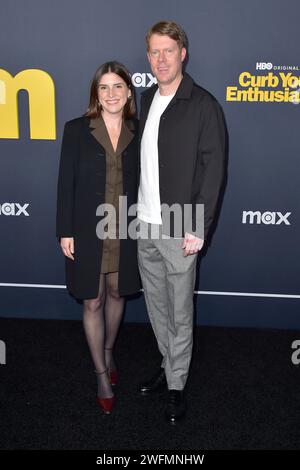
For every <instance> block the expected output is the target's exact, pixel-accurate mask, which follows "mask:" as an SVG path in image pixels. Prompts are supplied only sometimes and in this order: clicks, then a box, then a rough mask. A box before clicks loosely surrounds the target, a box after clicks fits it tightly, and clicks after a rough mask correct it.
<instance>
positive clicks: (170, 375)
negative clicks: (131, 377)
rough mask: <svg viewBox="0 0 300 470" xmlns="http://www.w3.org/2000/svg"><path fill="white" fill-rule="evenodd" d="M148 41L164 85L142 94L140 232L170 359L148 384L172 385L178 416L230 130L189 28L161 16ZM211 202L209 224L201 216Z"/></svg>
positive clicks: (147, 281) (153, 313) (152, 303)
mask: <svg viewBox="0 0 300 470" xmlns="http://www.w3.org/2000/svg"><path fill="white" fill-rule="evenodd" d="M146 41H147V55H148V59H149V62H150V65H151V69H152V72H153V74H154V75H155V77H156V78H157V85H155V86H153V87H152V88H150V89H149V90H146V91H145V92H144V93H143V94H142V99H141V116H140V130H141V174H140V187H139V195H138V219H139V221H140V227H141V228H140V231H141V233H143V234H144V233H147V234H150V237H149V238H147V237H144V238H140V239H139V240H138V256H139V267H140V273H141V278H142V283H143V287H144V295H145V301H146V305H147V310H148V314H149V317H150V321H151V324H152V327H153V330H154V333H155V336H156V339H157V343H158V348H159V350H160V352H161V354H162V356H163V360H162V364H161V368H160V369H159V371H158V372H157V373H156V374H155V375H154V376H153V377H152V379H150V380H149V381H148V382H146V383H144V384H142V385H141V386H140V392H141V393H142V394H147V395H148V394H152V393H153V392H156V391H158V390H161V389H162V388H164V387H166V386H167V387H168V401H167V406H166V410H165V413H166V418H167V420H168V421H170V422H172V423H174V422H175V421H177V420H178V419H180V418H182V417H183V416H184V414H185V411H186V401H185V400H184V395H183V390H184V386H185V383H186V380H187V376H188V370H189V365H190V360H191V354H192V339H193V293H194V284H195V276H196V261H197V254H198V252H199V251H200V250H201V249H202V247H203V243H204V239H205V238H206V236H207V233H208V230H209V227H210V225H211V222H212V221H213V218H214V214H215V209H216V204H217V200H218V196H219V192H220V187H221V184H222V179H223V168H224V135H225V132H224V124H223V118H222V112H221V110H220V106H219V105H218V103H217V101H216V100H215V99H214V98H213V97H212V96H211V95H210V94H209V93H208V92H207V91H205V90H204V89H203V88H201V87H199V86H198V85H196V84H195V83H194V82H193V80H192V78H191V77H190V76H189V75H188V74H186V73H183V71H182V65H183V62H184V60H185V58H186V54H187V39H186V36H185V33H184V31H183V30H182V28H181V27H180V26H179V25H178V24H176V23H174V22H171V21H162V22H159V23H157V24H155V25H154V26H153V27H152V28H151V29H150V30H149V31H148V33H147V36H146ZM174 204H175V205H177V208H178V207H179V208H180V209H182V213H184V210H185V208H186V207H188V208H189V211H188V214H190V216H188V217H183V216H182V217H181V219H180V220H181V221H183V220H184V225H183V226H182V229H181V233H180V236H178V223H177V226H176V227H175V225H176V224H175V222H174V223H171V224H170V221H168V220H166V219H167V218H166V217H164V211H163V207H164V208H166V207H171V206H173V205H174ZM185 205H188V206H185ZM203 205H204V229H203V227H202V226H201V223H200V224H199V222H201V221H199V220H197V217H198V218H199V216H197V214H199V213H200V214H201V211H198V208H199V207H200V208H201V207H203ZM167 213H168V211H167ZM177 222H178V218H177ZM202 225H203V220H202ZM142 229H143V230H142ZM175 232H176V233H175ZM153 233H155V234H156V235H155V236H153ZM157 234H158V236H157ZM166 235H167V236H166ZM168 235H170V236H169V237H168Z"/></svg>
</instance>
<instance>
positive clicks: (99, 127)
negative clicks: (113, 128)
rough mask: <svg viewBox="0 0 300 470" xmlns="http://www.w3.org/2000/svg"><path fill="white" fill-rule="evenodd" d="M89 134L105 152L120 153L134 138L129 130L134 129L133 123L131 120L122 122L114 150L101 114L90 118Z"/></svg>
mask: <svg viewBox="0 0 300 470" xmlns="http://www.w3.org/2000/svg"><path fill="white" fill-rule="evenodd" d="M90 128H91V134H92V135H93V137H95V139H96V140H97V141H98V142H99V144H100V145H101V146H102V147H103V148H104V149H105V151H106V152H107V153H110V154H114V153H116V154H117V155H120V154H122V152H124V150H125V149H126V147H127V146H128V145H129V144H130V142H131V141H132V139H133V138H134V133H133V132H131V131H132V130H134V125H133V123H132V121H126V122H124V121H123V123H122V128H121V133H120V137H119V140H118V145H117V149H116V151H115V150H114V148H113V146H112V143H111V140H110V137H109V134H108V131H107V128H106V125H105V122H104V120H103V118H102V116H99V117H97V118H94V119H91V120H90Z"/></svg>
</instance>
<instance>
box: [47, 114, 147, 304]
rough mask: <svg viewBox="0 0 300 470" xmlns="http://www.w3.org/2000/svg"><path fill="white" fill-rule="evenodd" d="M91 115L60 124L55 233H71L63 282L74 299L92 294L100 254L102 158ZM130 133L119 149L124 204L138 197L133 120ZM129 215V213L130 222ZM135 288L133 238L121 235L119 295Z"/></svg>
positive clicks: (137, 281) (137, 283)
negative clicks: (70, 252) (71, 245)
mask: <svg viewBox="0 0 300 470" xmlns="http://www.w3.org/2000/svg"><path fill="white" fill-rule="evenodd" d="M92 124H93V120H90V119H89V118H87V117H80V118H77V119H73V120H72V121H69V122H67V123H66V125H65V129H64V135H63V142H62V151H61V159H60V168H59V178H58V195H57V221H56V235H57V237H58V238H60V237H74V251H75V252H74V258H75V260H74V261H73V260H71V259H69V258H67V257H66V284H67V288H68V290H69V291H70V292H71V294H72V295H73V296H74V297H76V298H78V299H92V298H96V297H97V295H98V289H99V276H100V267H101V256H102V240H100V239H99V238H98V237H97V235H96V225H97V223H98V222H99V221H100V220H101V217H99V216H96V209H97V207H98V206H99V205H100V204H103V203H104V202H105V180H106V157H105V150H104V148H103V147H102V146H101V144H100V142H99V141H98V140H97V133H96V132H95V131H96V129H94V128H93V127H91V125H92ZM126 125H127V126H128V127H129V129H130V130H131V132H132V133H133V138H132V140H131V142H130V143H129V145H128V146H127V148H126V149H125V150H123V152H122V154H121V156H120V158H122V171H123V194H124V195H125V196H127V204H128V207H129V206H130V205H131V204H135V203H136V201H137V187H138V182H137V178H138V123H137V121H136V120H131V121H126ZM133 219H134V217H128V223H130V222H131V221H132V220H133ZM139 288H140V278H139V272H138V265H137V247H136V241H135V240H132V239H130V238H127V239H121V240H120V261H119V294H120V295H129V294H133V293H135V292H137V291H138V290H139Z"/></svg>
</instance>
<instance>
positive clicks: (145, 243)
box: [138, 222, 197, 390]
mask: <svg viewBox="0 0 300 470" xmlns="http://www.w3.org/2000/svg"><path fill="white" fill-rule="evenodd" d="M140 224H141V225H144V228H145V226H146V225H147V226H148V229H150V228H151V227H152V228H153V225H150V224H146V223H145V222H140ZM155 227H160V226H155ZM160 235H161V229H160ZM182 241H183V239H182V238H180V239H179V238H176V239H175V238H169V239H162V238H161V236H160V238H159V239H153V238H152V239H151V238H148V239H138V260H139V269H140V273H141V278H142V284H143V288H144V296H145V301H146V305H147V310H148V315H149V318H150V321H151V325H152V328H153V331H154V334H155V336H156V339H157V344H158V348H159V350H160V352H161V354H162V356H163V361H162V364H161V366H162V367H163V368H164V369H165V373H166V378H167V383H168V388H169V389H175V390H183V388H184V386H185V383H186V380H187V376H188V370H189V366H190V361H191V356H192V346H193V316H194V315H193V313H194V307H193V295H194V285H195V277H196V262H197V254H195V255H189V256H186V257H184V256H183V250H182V248H181V246H182Z"/></svg>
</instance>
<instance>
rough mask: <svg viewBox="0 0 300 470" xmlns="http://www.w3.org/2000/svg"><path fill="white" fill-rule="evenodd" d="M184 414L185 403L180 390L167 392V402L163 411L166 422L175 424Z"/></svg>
mask: <svg viewBox="0 0 300 470" xmlns="http://www.w3.org/2000/svg"><path fill="white" fill-rule="evenodd" d="M185 413H186V402H185V399H184V395H183V391H182V390H169V391H168V401H167V406H166V410H165V415H166V418H167V421H169V422H170V423H172V424H175V423H176V422H177V421H179V420H180V419H182V418H184V416H185Z"/></svg>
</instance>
